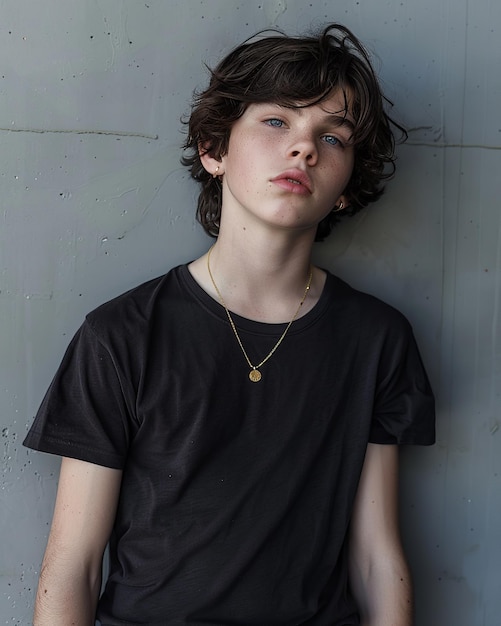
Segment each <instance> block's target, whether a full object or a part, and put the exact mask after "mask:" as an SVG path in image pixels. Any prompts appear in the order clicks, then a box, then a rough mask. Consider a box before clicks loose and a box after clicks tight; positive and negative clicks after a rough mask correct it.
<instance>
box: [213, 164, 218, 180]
mask: <svg viewBox="0 0 501 626" xmlns="http://www.w3.org/2000/svg"><path fill="white" fill-rule="evenodd" d="M218 172H219V165H218V166H217V167H216V170H215V172H214V174H212V178H217V177H218Z"/></svg>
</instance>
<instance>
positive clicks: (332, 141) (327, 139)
mask: <svg viewBox="0 0 501 626" xmlns="http://www.w3.org/2000/svg"><path fill="white" fill-rule="evenodd" d="M324 141H325V142H326V143H328V144H330V145H331V146H336V145H337V144H338V143H340V142H339V139H338V138H337V137H334V135H326V136H325V137H324Z"/></svg>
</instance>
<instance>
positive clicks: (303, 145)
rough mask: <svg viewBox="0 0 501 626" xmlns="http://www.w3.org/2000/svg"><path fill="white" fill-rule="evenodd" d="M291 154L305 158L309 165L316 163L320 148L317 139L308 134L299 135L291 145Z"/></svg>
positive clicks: (296, 157) (297, 157)
mask: <svg viewBox="0 0 501 626" xmlns="http://www.w3.org/2000/svg"><path fill="white" fill-rule="evenodd" d="M289 156H290V157H292V158H295V159H300V160H304V161H305V162H306V164H307V165H310V166H311V165H316V163H317V161H318V149H317V145H316V143H315V141H314V140H313V139H312V138H311V137H308V136H304V135H303V136H301V137H297V138H296V139H295V140H294V142H293V143H292V144H291V145H290V147H289Z"/></svg>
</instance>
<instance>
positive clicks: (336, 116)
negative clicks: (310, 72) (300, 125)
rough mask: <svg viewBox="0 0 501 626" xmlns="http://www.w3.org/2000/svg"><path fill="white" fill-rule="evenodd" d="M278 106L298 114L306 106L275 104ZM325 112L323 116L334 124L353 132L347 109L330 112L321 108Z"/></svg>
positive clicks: (353, 126) (300, 113)
mask: <svg viewBox="0 0 501 626" xmlns="http://www.w3.org/2000/svg"><path fill="white" fill-rule="evenodd" d="M277 106H279V107H280V108H284V109H291V110H293V111H296V112H297V113H298V114H299V115H302V114H303V111H304V110H305V109H306V108H307V107H302V106H284V105H281V104H279V105H277ZM322 110H323V111H324V112H325V114H326V115H325V117H326V120H327V121H329V122H331V123H334V124H335V126H345V127H346V128H348V130H349V131H350V132H351V133H352V134H353V133H354V132H355V124H354V123H353V122H352V121H351V120H350V119H349V118H348V111H347V110H344V109H343V110H340V111H336V112H334V113H333V112H331V111H326V110H325V109H322ZM340 113H342V115H340Z"/></svg>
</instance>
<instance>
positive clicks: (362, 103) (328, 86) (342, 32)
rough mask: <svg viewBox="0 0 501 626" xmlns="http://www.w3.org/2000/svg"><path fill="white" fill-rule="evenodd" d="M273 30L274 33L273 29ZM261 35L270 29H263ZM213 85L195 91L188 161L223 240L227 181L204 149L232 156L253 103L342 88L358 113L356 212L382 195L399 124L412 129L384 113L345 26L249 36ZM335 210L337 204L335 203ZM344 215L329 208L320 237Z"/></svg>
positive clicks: (363, 57)
mask: <svg viewBox="0 0 501 626" xmlns="http://www.w3.org/2000/svg"><path fill="white" fill-rule="evenodd" d="M266 32H268V31H266ZM260 35H261V36H263V35H264V33H260ZM209 71H210V73H211V79H210V83H209V86H208V87H207V89H205V90H204V91H202V92H199V93H197V92H196V93H195V95H194V100H193V106H192V110H191V115H190V117H189V119H188V120H185V121H184V123H185V124H186V125H187V126H188V137H187V139H186V142H185V144H184V146H183V148H184V150H185V152H184V155H183V157H182V163H183V165H187V166H188V167H189V168H190V173H191V176H192V177H193V178H194V179H195V180H196V181H198V182H200V183H201V185H202V190H201V192H200V196H199V198H198V207H197V219H198V221H199V222H200V223H201V224H202V226H203V227H204V229H205V231H206V232H207V233H208V234H209V235H211V236H213V237H216V236H217V235H218V232H219V220H220V215H221V205H222V185H221V181H220V180H219V178H213V177H212V175H211V174H209V173H208V172H207V171H206V170H205V169H204V167H203V165H202V163H201V160H200V155H199V149H201V147H202V146H203V150H205V151H206V152H207V153H208V154H210V156H212V157H214V158H216V159H220V158H221V157H222V156H223V155H225V154H226V151H227V149H228V142H229V138H230V132H231V128H232V125H233V123H234V122H235V121H236V120H237V119H238V118H239V117H240V116H241V115H242V114H243V113H244V111H245V110H246V108H247V106H248V105H249V104H251V103H260V102H273V103H275V104H279V105H282V106H294V107H307V106H311V105H313V104H317V103H319V102H322V101H323V100H325V99H326V98H328V97H329V96H330V95H331V94H332V91H333V90H334V89H341V90H342V91H343V94H344V99H345V103H346V105H345V106H346V111H345V112H346V113H348V112H349V113H350V114H351V116H352V117H353V120H354V124H355V128H354V131H353V137H352V140H353V144H354V147H355V160H354V167H353V172H352V175H351V178H350V180H349V182H348V185H347V187H346V189H345V191H344V194H345V195H346V196H347V199H348V203H349V206H348V208H347V209H345V210H344V211H343V213H345V214H350V215H353V214H355V213H356V212H357V211H359V210H360V209H362V208H363V207H365V206H367V204H369V203H370V202H374V201H376V200H377V199H378V198H379V197H380V196H381V194H382V193H383V190H384V186H383V181H385V180H387V179H389V178H391V177H392V176H393V174H394V171H395V138H394V134H393V132H392V128H391V126H392V125H393V126H395V127H396V128H397V129H398V130H399V131H400V132H401V133H402V135H403V137H404V138H406V136H407V135H406V132H405V130H404V129H403V128H402V126H400V125H399V124H397V123H396V122H395V121H393V120H392V119H391V118H390V117H389V115H388V114H387V113H386V111H385V104H390V105H391V103H390V102H389V101H388V100H387V99H386V98H385V96H384V95H383V93H382V91H381V88H380V86H379V83H378V80H377V77H376V75H375V73H374V70H373V68H372V65H371V61H370V58H369V54H368V52H367V51H366V49H365V48H364V47H363V45H362V44H361V43H360V41H359V40H358V39H357V38H356V37H355V36H354V35H353V34H352V33H351V32H350V31H349V30H348V29H347V28H345V27H344V26H341V25H340V24H330V25H329V26H327V27H326V28H324V30H323V31H322V32H321V33H319V34H318V35H316V36H306V37H288V36H286V35H284V34H283V33H282V32H280V31H275V30H274V31H273V35H271V36H266V37H263V38H260V39H259V38H258V39H255V38H254V37H253V38H252V40H247V41H246V42H244V43H243V44H241V45H240V46H238V47H237V48H235V49H234V50H233V51H232V52H230V54H228V55H227V56H226V57H225V58H224V59H223V60H222V61H221V62H220V63H219V64H218V65H217V67H216V68H215V69H214V70H210V69H209ZM333 208H334V207H333ZM336 221H337V215H336V214H334V212H333V213H330V214H329V215H328V216H327V217H325V218H324V219H323V220H322V221H321V222H320V223H319V225H318V228H317V233H316V241H321V240H323V239H324V238H325V237H327V235H329V233H330V232H331V230H332V227H333V226H334V224H335V223H336Z"/></svg>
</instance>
